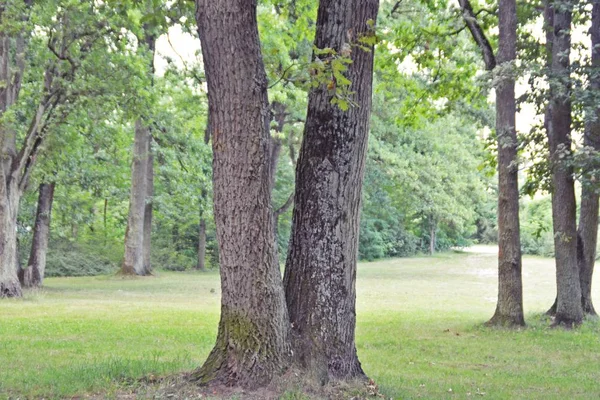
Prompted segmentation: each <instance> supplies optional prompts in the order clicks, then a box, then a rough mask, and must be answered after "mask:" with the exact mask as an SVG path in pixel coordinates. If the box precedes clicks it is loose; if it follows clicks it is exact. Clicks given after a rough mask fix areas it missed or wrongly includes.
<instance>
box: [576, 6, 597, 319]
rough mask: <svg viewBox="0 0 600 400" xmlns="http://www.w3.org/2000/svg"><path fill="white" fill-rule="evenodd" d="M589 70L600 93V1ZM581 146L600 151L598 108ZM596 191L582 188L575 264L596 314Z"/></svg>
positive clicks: (585, 300)
mask: <svg viewBox="0 0 600 400" xmlns="http://www.w3.org/2000/svg"><path fill="white" fill-rule="evenodd" d="M590 32H591V39H592V40H591V42H592V43H591V45H592V73H591V75H590V90H592V91H593V92H594V95H595V96H598V94H600V1H599V0H593V2H592V27H591V30H590ZM584 145H585V146H590V147H592V148H593V149H594V150H595V151H600V108H598V107H595V110H594V116H593V118H591V120H590V122H588V123H587V124H586V127H585V134H584ZM598 203H599V202H598V193H597V192H596V190H595V188H594V187H593V186H592V185H590V184H589V183H585V182H584V184H583V185H582V188H581V209H580V211H579V212H580V213H579V227H578V229H577V239H578V241H577V244H578V249H577V250H578V252H577V264H578V267H579V281H580V284H581V305H582V307H583V312H584V313H585V314H589V315H596V310H595V309H594V304H593V302H592V276H593V274H594V263H595V260H596V245H597V241H598Z"/></svg>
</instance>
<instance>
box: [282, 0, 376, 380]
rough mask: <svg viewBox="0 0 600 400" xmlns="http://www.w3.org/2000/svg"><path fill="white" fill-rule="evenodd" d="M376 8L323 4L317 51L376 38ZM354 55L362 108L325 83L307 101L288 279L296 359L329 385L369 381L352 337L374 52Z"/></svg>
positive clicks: (359, 2)
mask: <svg viewBox="0 0 600 400" xmlns="http://www.w3.org/2000/svg"><path fill="white" fill-rule="evenodd" d="M378 7H379V2H378V1H377V0H321V2H320V5H319V11H318V17H317V33H316V38H315V46H316V47H318V48H326V47H330V48H333V49H335V50H337V52H338V53H340V52H344V51H345V50H344V49H346V50H347V49H348V48H349V47H348V46H350V45H351V44H353V43H356V41H357V40H358V39H359V38H360V37H361V36H362V35H365V34H368V33H369V32H370V28H369V26H368V22H369V21H371V22H372V21H375V20H376V19H377V11H378ZM351 49H352V54H351V58H352V61H353V62H352V64H350V65H349V68H348V71H347V73H346V74H347V77H348V79H350V81H351V82H352V85H351V87H350V90H351V91H352V92H354V94H353V95H352V97H353V101H354V102H356V103H357V106H355V107H351V108H350V109H349V110H348V111H342V110H341V109H340V108H338V107H337V106H335V105H332V104H331V96H332V94H331V93H330V92H328V89H327V87H325V85H323V86H321V87H319V88H316V89H313V90H312V91H311V93H310V95H309V105H308V113H307V119H306V124H305V130H304V141H303V143H302V147H301V150H300V156H299V159H298V165H297V169H296V192H295V198H294V212H293V222H292V235H291V240H290V247H289V253H288V257H287V264H286V270H285V276H284V285H285V288H286V300H287V304H288V310H289V313H290V320H291V323H292V327H293V328H292V329H293V333H294V340H293V342H294V352H295V355H296V357H297V360H298V362H299V364H300V366H301V367H302V368H305V369H306V370H307V373H308V374H309V375H311V376H313V377H314V378H316V379H318V380H319V381H321V382H323V383H325V382H327V381H329V380H335V379H352V378H362V377H364V372H363V370H362V367H361V365H360V362H359V360H358V357H357V354H356V345H355V338H354V336H355V326H356V288H355V285H356V261H357V253H358V232H359V225H360V203H361V189H362V180H363V175H364V165H365V156H366V149H367V137H368V130H369V119H370V112H371V95H372V73H373V52H372V51H364V50H362V49H361V48H359V47H351Z"/></svg>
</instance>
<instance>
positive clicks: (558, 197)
mask: <svg viewBox="0 0 600 400" xmlns="http://www.w3.org/2000/svg"><path fill="white" fill-rule="evenodd" d="M573 4H574V3H573V2H572V1H570V0H557V1H551V0H549V1H548V4H547V6H546V12H545V17H546V21H547V26H552V30H551V32H552V33H551V40H552V42H551V47H552V52H551V62H550V77H549V81H550V100H549V105H548V110H547V113H548V117H549V118H548V119H547V135H548V142H549V146H550V163H551V170H552V220H553V230H554V248H555V258H556V285H557V302H556V315H555V320H554V324H555V325H564V326H567V327H572V326H573V325H578V324H580V323H581V321H582V319H583V308H582V305H581V298H582V297H581V285H580V282H579V271H578V267H577V228H576V208H577V207H576V203H575V185H574V181H573V167H572V165H570V164H569V163H567V162H565V161H566V160H568V159H569V158H570V157H571V121H572V118H571V98H570V96H571V93H570V92H571V82H570V76H569V66H570V58H569V55H570V50H571V33H570V30H571V20H572V9H573ZM549 21H552V24H550V23H548V22H549Z"/></svg>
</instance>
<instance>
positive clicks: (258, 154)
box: [193, 0, 290, 388]
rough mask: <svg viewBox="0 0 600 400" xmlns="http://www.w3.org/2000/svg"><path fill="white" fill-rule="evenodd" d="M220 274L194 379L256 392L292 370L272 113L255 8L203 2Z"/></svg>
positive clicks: (236, 1)
mask: <svg viewBox="0 0 600 400" xmlns="http://www.w3.org/2000/svg"><path fill="white" fill-rule="evenodd" d="M196 6H197V13H196V20H197V23H198V33H199V36H200V42H201V44H202V54H203V59H204V62H205V72H206V79H207V84H208V102H209V123H208V129H209V131H210V136H211V138H212V147H213V188H214V189H213V190H214V211H215V224H216V229H217V239H218V242H219V260H220V272H221V291H222V295H221V319H220V322H219V330H218V334H217V341H216V344H215V347H214V348H213V350H212V352H211V353H210V355H209V356H208V359H207V360H206V362H205V363H204V365H203V366H202V367H201V368H200V369H198V370H197V371H196V372H195V373H194V374H193V377H194V378H195V379H196V380H198V381H199V382H201V383H202V384H224V385H228V386H241V387H245V388H256V387H259V386H262V385H265V384H267V383H268V382H270V380H271V379H272V378H273V376H275V375H277V374H279V373H281V371H282V370H283V368H285V367H286V366H287V364H288V359H289V356H290V347H289V340H288V331H289V319H288V315H287V311H286V307H285V298H284V292H283V286H282V283H281V275H280V272H279V266H278V262H277V253H276V249H275V243H274V239H273V224H272V215H273V211H272V207H271V198H270V197H271V193H270V181H271V177H270V169H269V147H268V146H269V122H270V115H269V103H268V99H267V78H266V74H265V69H264V65H263V61H262V56H261V49H260V41H259V37H258V27H257V20H256V8H257V2H256V0H252V1H248V0H217V1H215V0H197V1H196Z"/></svg>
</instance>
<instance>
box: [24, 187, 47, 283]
mask: <svg viewBox="0 0 600 400" xmlns="http://www.w3.org/2000/svg"><path fill="white" fill-rule="evenodd" d="M54 186H55V184H54V182H52V183H42V184H40V187H39V193H38V206H37V211H36V214H35V225H34V227H33V239H32V242H31V253H30V255H29V261H27V267H26V268H25V269H22V270H20V271H19V281H20V282H21V285H22V286H23V287H39V286H42V283H43V281H44V271H45V269H46V252H47V250H48V239H49V235H50V216H51V214H52V201H53V200H54Z"/></svg>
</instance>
